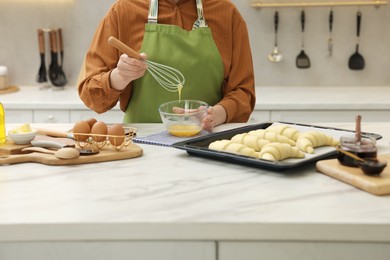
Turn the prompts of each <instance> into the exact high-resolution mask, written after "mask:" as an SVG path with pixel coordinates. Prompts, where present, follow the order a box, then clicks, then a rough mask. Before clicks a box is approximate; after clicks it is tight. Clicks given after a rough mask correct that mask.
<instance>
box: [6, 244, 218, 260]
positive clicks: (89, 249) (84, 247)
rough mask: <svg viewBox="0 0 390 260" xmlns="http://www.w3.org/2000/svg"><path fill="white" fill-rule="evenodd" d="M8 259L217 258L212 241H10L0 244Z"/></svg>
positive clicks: (207, 259) (190, 259)
mask: <svg viewBox="0 0 390 260" xmlns="http://www.w3.org/2000/svg"><path fill="white" fill-rule="evenodd" d="M0 259H12V260H27V259H28V260H53V259H71V260H86V259H88V260H129V259H135V260H217V259H216V244H215V242H189V241H187V242H180V241H172V242H159V241H155V242H147V241H143V242H141V241H140V242H138V241H131V242H126V241H125V242H109V241H102V242H80V241H79V242H29V243H23V242H19V243H17V242H12V243H0Z"/></svg>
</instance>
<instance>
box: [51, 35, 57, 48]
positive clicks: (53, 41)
mask: <svg viewBox="0 0 390 260" xmlns="http://www.w3.org/2000/svg"><path fill="white" fill-rule="evenodd" d="M50 49H51V51H52V52H57V30H51V31H50Z"/></svg>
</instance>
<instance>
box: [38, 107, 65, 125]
mask: <svg viewBox="0 0 390 260" xmlns="http://www.w3.org/2000/svg"><path fill="white" fill-rule="evenodd" d="M69 118H70V116H69V110H35V111H34V123H51V124H53V123H69Z"/></svg>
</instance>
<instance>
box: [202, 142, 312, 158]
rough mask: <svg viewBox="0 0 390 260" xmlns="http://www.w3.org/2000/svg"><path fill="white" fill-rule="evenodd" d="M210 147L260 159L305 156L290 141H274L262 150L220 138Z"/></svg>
mask: <svg viewBox="0 0 390 260" xmlns="http://www.w3.org/2000/svg"><path fill="white" fill-rule="evenodd" d="M209 149H211V150H217V151H224V152H230V153H236V154H241V155H246V156H250V157H254V158H258V159H264V160H270V161H281V160H284V159H287V158H292V157H294V158H303V157H305V155H304V153H303V152H302V151H300V150H299V149H298V148H297V147H295V146H291V145H290V144H288V143H279V142H273V143H268V144H266V145H264V146H263V147H262V149H261V151H260V152H258V151H256V150H255V149H253V148H250V147H248V146H246V145H245V144H242V143H237V142H235V141H232V140H227V139H224V140H218V141H214V142H212V143H211V144H210V145H209Z"/></svg>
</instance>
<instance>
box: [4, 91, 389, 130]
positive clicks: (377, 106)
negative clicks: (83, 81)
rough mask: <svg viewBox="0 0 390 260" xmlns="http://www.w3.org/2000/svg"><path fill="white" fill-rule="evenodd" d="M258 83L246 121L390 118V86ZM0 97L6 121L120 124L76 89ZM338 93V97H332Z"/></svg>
mask: <svg viewBox="0 0 390 260" xmlns="http://www.w3.org/2000/svg"><path fill="white" fill-rule="evenodd" d="M351 88H352V87H294V86H291V87H256V104H255V108H254V111H253V113H252V115H251V117H250V119H249V122H250V123H259V122H267V121H287V122H297V123H299V122H302V123H305V122H350V121H354V118H355V116H356V115H357V114H361V115H362V116H363V121H367V122H390V117H389V116H388V115H389V114H390V87H375V86H368V87H353V90H354V91H351ZM20 89H21V90H20V91H18V92H15V93H11V94H7V95H2V96H0V101H1V102H2V103H3V105H4V108H5V111H6V122H7V123H26V122H31V123H74V122H76V121H79V120H84V119H88V118H91V117H94V118H96V119H97V120H102V121H104V122H106V123H121V122H122V120H123V115H124V114H123V112H122V111H121V110H120V108H119V105H117V106H115V107H114V108H113V109H111V110H110V111H107V112H105V113H102V114H97V113H95V112H94V111H92V110H91V109H89V108H88V107H86V106H85V105H84V103H83V102H82V101H81V100H80V98H79V96H78V93H77V90H76V89H75V88H74V87H65V88H64V90H60V91H47V90H46V91H44V90H39V89H37V88H35V87H32V86H25V87H20ZM334 93H337V95H334Z"/></svg>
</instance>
